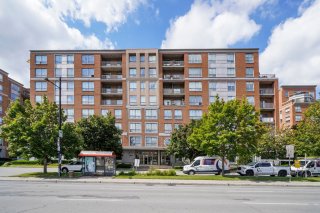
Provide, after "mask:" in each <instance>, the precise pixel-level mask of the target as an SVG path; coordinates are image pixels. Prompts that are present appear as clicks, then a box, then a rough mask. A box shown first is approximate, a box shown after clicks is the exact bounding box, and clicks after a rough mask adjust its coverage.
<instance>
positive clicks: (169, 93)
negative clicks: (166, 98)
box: [163, 88, 184, 96]
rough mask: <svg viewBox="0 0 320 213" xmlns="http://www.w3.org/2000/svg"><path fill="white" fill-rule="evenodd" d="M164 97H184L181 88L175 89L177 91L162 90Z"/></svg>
mask: <svg viewBox="0 0 320 213" xmlns="http://www.w3.org/2000/svg"><path fill="white" fill-rule="evenodd" d="M163 94H164V95H170V96H177V95H183V96H184V89H183V88H177V89H167V88H164V89H163Z"/></svg>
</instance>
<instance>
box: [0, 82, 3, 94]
mask: <svg viewBox="0 0 320 213" xmlns="http://www.w3.org/2000/svg"><path fill="white" fill-rule="evenodd" d="M0 92H3V86H2V85H1V84H0Z"/></svg>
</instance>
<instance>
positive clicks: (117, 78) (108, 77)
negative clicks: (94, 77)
mask: <svg viewBox="0 0 320 213" xmlns="http://www.w3.org/2000/svg"><path fill="white" fill-rule="evenodd" d="M101 79H102V80H106V81H121V80H122V75H101Z"/></svg>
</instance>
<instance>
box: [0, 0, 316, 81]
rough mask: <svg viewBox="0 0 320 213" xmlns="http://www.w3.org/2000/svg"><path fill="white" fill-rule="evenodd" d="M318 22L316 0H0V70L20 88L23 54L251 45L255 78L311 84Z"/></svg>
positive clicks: (23, 75)
mask: <svg viewBox="0 0 320 213" xmlns="http://www.w3.org/2000/svg"><path fill="white" fill-rule="evenodd" d="M319 20H320V0H68V1H65V0H25V1H19V0H3V1H0V25H1V26H7V25H10V28H7V29H6V30H5V31H2V33H1V34H0V68H1V69H3V70H5V71H7V72H8V73H9V74H10V76H11V77H12V78H15V79H17V80H18V81H21V82H22V83H24V84H25V85H26V86H28V85H29V64H28V63H26V61H27V60H28V58H29V50H30V49H112V48H116V49H126V48H251V47H253V48H259V49H260V72H261V73H273V74H276V75H277V76H278V77H279V80H280V83H281V84H315V85H319V84H320V72H319V67H320V24H319ZM13 58H14V60H12V59H13Z"/></svg>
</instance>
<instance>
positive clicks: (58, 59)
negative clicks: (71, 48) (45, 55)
mask: <svg viewBox="0 0 320 213" xmlns="http://www.w3.org/2000/svg"><path fill="white" fill-rule="evenodd" d="M55 64H62V55H55Z"/></svg>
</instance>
